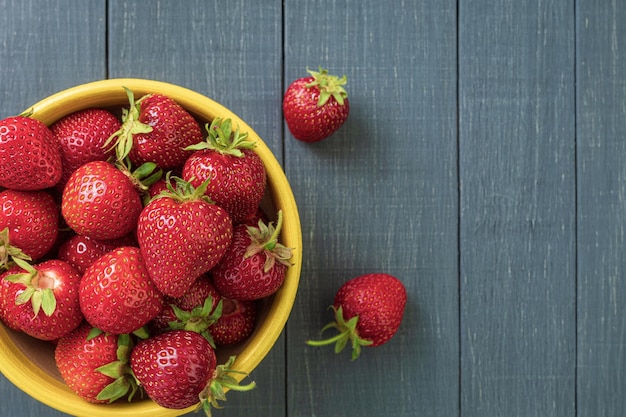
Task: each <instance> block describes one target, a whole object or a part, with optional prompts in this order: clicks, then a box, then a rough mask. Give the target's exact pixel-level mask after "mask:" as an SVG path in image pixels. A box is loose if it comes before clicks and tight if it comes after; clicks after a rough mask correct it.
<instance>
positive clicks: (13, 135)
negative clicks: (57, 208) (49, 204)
mask: <svg viewBox="0 0 626 417" xmlns="http://www.w3.org/2000/svg"><path fill="white" fill-rule="evenodd" d="M0 167H1V168H0V187H4V188H10V189H13V190H23V191H30V190H43V189H45V188H49V187H52V186H54V185H56V183H57V182H59V180H60V179H61V172H62V168H61V154H60V152H59V147H58V145H57V143H56V141H55V140H54V136H53V135H52V132H51V131H50V129H49V128H48V127H47V126H46V125H44V124H43V123H41V122H40V121H39V120H37V119H32V118H30V117H25V116H14V117H8V118H6V119H3V120H0Z"/></svg>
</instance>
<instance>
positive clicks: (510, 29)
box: [459, 0, 576, 417]
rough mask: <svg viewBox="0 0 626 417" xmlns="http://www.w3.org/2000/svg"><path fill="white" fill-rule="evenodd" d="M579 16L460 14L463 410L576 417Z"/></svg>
mask: <svg viewBox="0 0 626 417" xmlns="http://www.w3.org/2000/svg"><path fill="white" fill-rule="evenodd" d="M574 62H575V61H574V9H573V4H572V3H571V2H562V1H528V2H518V1H510V0H495V1H484V2H461V3H460V8H459V104H460V108H459V121H460V123H459V144H460V151H459V154H460V161H459V165H460V178H461V184H460V186H461V198H460V204H461V211H460V214H461V216H460V218H461V227H460V242H461V293H460V294H461V299H460V304H461V328H460V329H461V330H460V331H461V351H460V353H461V376H462V377H461V384H462V388H461V410H462V415H463V416H465V417H479V416H563V417H565V416H572V415H575V408H574V405H575V363H576V338H575V332H576V310H575V301H576V300H575V294H576V292H575V291H576V285H575V282H576V281H575V279H576V275H575V274H576V228H575V227H576V224H575V214H576V199H575V196H576V193H575V174H576V172H575V152H574V151H575V118H574V111H575V107H574V105H575V102H574V99H575V78H574Z"/></svg>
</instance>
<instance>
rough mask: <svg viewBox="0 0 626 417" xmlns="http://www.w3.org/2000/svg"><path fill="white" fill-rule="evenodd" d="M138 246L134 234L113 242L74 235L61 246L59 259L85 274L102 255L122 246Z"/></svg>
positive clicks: (112, 240)
mask: <svg viewBox="0 0 626 417" xmlns="http://www.w3.org/2000/svg"><path fill="white" fill-rule="evenodd" d="M136 245H137V244H136V242H135V238H134V237H133V236H132V234H131V235H126V236H122V237H121V238H119V239H111V240H96V239H92V238H90V237H87V236H83V235H73V236H71V237H70V238H69V239H67V240H66V241H64V242H63V243H62V244H61V245H60V246H59V251H58V258H59V259H61V260H62V261H65V262H67V263H69V264H70V265H72V266H73V267H74V268H76V270H77V271H78V272H80V273H81V274H84V273H85V271H86V270H87V268H88V267H89V266H90V265H91V264H92V263H94V262H95V261H97V260H98V259H99V258H100V257H101V256H102V255H105V254H107V253H109V252H111V251H112V250H113V249H116V248H119V247H121V246H136Z"/></svg>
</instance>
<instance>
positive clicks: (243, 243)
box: [211, 211, 291, 300]
mask: <svg viewBox="0 0 626 417" xmlns="http://www.w3.org/2000/svg"><path fill="white" fill-rule="evenodd" d="M282 222H283V215H282V211H278V220H277V221H276V226H274V224H273V223H269V225H266V224H265V223H264V222H263V221H259V223H258V225H257V226H256V227H254V226H248V225H245V224H240V225H238V226H236V227H235V228H234V231H233V239H232V243H231V244H230V246H229V247H228V250H227V251H226V253H225V254H224V256H223V257H222V259H221V260H220V261H219V262H218V264H217V265H216V266H215V267H214V268H213V269H212V270H211V276H212V277H213V284H214V285H215V288H217V291H218V292H219V293H220V294H221V295H222V296H223V297H226V298H232V299H237V300H258V299H261V298H264V297H268V296H270V295H272V294H274V293H275V292H276V291H277V290H278V289H279V288H280V287H281V285H282V284H283V282H284V281H285V276H286V272H287V268H288V267H289V260H290V259H291V249H290V248H287V247H285V246H284V245H283V244H281V243H280V242H278V237H279V235H280V230H281V228H282Z"/></svg>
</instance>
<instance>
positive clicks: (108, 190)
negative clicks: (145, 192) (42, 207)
mask: <svg viewBox="0 0 626 417" xmlns="http://www.w3.org/2000/svg"><path fill="white" fill-rule="evenodd" d="M142 207H143V205H142V200H141V196H140V194H139V192H138V191H137V189H136V188H135V185H134V184H133V182H132V181H131V180H130V178H129V177H128V176H127V175H126V174H124V173H123V172H122V171H120V170H119V169H117V168H116V167H115V166H113V165H111V164H110V163H108V162H104V161H92V162H88V163H86V164H84V165H82V166H81V167H80V168H78V169H77V170H76V171H74V173H73V174H72V175H71V177H70V179H69V181H68V182H67V185H66V186H65V189H64V190H63V197H62V202H61V212H62V214H63V217H64V219H65V221H66V222H67V225H68V226H69V227H71V228H72V229H73V230H74V231H76V233H78V234H81V235H86V236H89V237H90V238H93V239H100V240H107V239H117V238H120V237H122V236H124V235H127V234H128V233H130V232H132V231H133V230H134V228H135V225H136V223H137V218H138V217H139V213H140V212H141V209H142Z"/></svg>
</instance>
